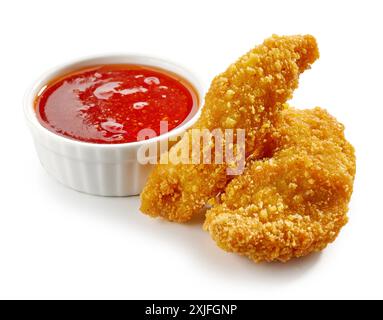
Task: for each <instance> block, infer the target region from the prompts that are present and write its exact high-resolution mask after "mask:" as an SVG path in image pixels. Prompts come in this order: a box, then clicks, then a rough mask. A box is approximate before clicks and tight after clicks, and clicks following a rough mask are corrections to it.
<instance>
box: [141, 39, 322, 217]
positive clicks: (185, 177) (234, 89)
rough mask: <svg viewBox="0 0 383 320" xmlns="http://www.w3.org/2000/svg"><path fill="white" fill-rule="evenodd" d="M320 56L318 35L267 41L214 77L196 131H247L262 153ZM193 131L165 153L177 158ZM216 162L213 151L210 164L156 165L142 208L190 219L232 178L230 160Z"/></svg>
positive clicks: (249, 149) (249, 148)
mask: <svg viewBox="0 0 383 320" xmlns="http://www.w3.org/2000/svg"><path fill="white" fill-rule="evenodd" d="M318 56H319V53H318V48H317V44H316V41H315V38H314V37H312V36H310V35H305V36H300V35H298V36H282V37H279V36H273V37H271V38H269V39H267V40H265V42H264V43H263V44H262V45H260V46H258V47H256V48H254V49H253V50H251V51H250V52H248V53H247V54H245V55H244V56H243V57H241V58H240V59H239V60H238V61H237V62H236V63H234V64H232V65H231V66H230V67H229V68H228V69H227V70H226V71H225V72H224V73H222V74H220V75H219V76H217V77H215V78H214V79H213V81H212V84H211V87H210V89H209V91H208V93H207V94H206V97H205V106H204V108H203V109H202V114H201V117H200V119H199V120H198V121H197V123H196V124H195V125H194V126H193V129H209V130H213V129H216V128H221V129H237V128H240V129H245V130H246V137H245V139H246V154H247V155H249V154H253V155H254V157H255V158H260V157H263V155H264V154H265V152H266V151H265V149H264V147H265V145H266V144H265V139H266V138H267V135H268V134H269V132H270V130H271V128H272V126H273V123H274V122H275V119H276V117H277V116H278V114H279V112H280V111H281V110H282V105H283V103H285V102H286V100H287V99H289V98H291V96H292V92H293V90H294V89H295V88H296V87H297V86H298V77H299V75H300V73H302V72H303V71H304V70H306V69H308V68H310V65H311V64H312V63H313V62H314V61H315V60H316V59H317V58H318ZM191 132H192V131H191V130H188V131H187V132H186V134H185V135H184V137H183V139H181V141H180V142H179V143H178V144H177V145H176V146H173V148H172V149H171V150H170V151H169V154H165V155H163V157H166V158H168V157H169V156H170V157H171V156H172V155H173V156H174V155H175V154H176V153H177V152H178V151H177V150H178V149H177V147H178V148H179V147H180V146H181V145H182V144H185V145H187V144H191V141H192V137H191V136H192V133H191ZM234 141H235V140H234ZM223 143H225V141H223ZM190 149H191V148H190ZM197 152H198V153H202V150H198V151H197ZM189 157H190V158H192V154H189ZM201 158H202V157H201ZM214 162H215V161H214V154H213V155H212V164H186V165H185V164H174V163H170V164H159V165H157V166H156V167H155V169H154V170H153V172H152V173H151V175H150V177H149V179H148V181H147V184H146V186H145V188H144V190H143V192H142V194H141V200H142V204H141V211H142V212H144V213H146V214H148V215H151V216H154V217H155V216H161V217H164V218H167V219H169V220H172V221H178V222H184V221H187V220H189V219H191V218H192V216H193V215H194V214H196V213H198V212H199V211H200V209H202V208H203V207H204V205H205V204H206V202H207V201H208V199H210V198H211V197H214V196H215V195H217V194H218V193H219V192H220V191H222V190H223V189H224V188H225V186H226V184H227V182H228V181H229V179H230V176H228V175H227V171H226V169H227V163H224V164H214Z"/></svg>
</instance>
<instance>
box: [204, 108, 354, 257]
mask: <svg viewBox="0 0 383 320" xmlns="http://www.w3.org/2000/svg"><path fill="white" fill-rule="evenodd" d="M343 130H344V127H343V125H341V124H340V123H338V122H337V121H336V119H335V118H333V117H332V116H331V115H329V114H328V113H327V112H326V111H325V110H323V109H320V108H315V109H313V110H296V109H293V108H291V109H286V110H284V111H283V112H282V114H281V123H280V124H279V126H278V128H277V129H276V132H275V134H274V138H275V152H274V154H273V155H272V157H270V158H268V159H264V160H256V161H253V162H251V163H249V164H248V167H247V168H246V170H245V172H244V174H243V175H242V176H239V177H237V178H235V179H233V180H232V181H231V182H230V183H229V184H228V186H227V188H226V190H225V194H224V195H223V196H222V199H221V201H222V203H220V204H218V205H216V206H214V208H212V209H211V210H209V211H208V212H207V214H206V221H205V224H204V229H205V230H208V231H209V232H210V234H211V236H212V238H213V239H214V240H215V241H216V242H217V244H218V246H220V247H221V248H222V249H224V250H226V251H229V252H236V253H239V254H241V255H245V256H247V257H249V258H250V259H253V260H254V261H257V262H258V261H273V260H279V261H283V262H284V261H287V260H289V259H291V258H293V257H301V256H305V255H307V254H309V253H310V252H313V251H319V250H322V249H324V248H325V247H326V246H327V244H328V243H330V242H332V241H334V240H335V238H336V237H337V235H338V233H339V231H340V229H341V228H342V227H343V226H344V225H345V224H346V222H347V215H346V213H347V210H348V202H349V200H350V197H351V193H352V190H353V181H354V175H355V156H354V149H353V147H352V146H351V145H350V144H349V143H348V142H347V141H346V139H345V137H344V134H343Z"/></svg>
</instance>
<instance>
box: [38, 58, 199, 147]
mask: <svg viewBox="0 0 383 320" xmlns="http://www.w3.org/2000/svg"><path fill="white" fill-rule="evenodd" d="M193 97H194V98H193ZM195 97H196V95H195V94H194V91H193V89H192V87H191V86H190V85H189V84H188V83H187V82H186V81H185V80H183V79H181V78H180V77H177V76H175V75H173V74H171V73H168V72H167V71H164V70H159V69H154V68H151V67H146V66H138V65H122V64H118V65H117V64H111V65H99V66H93V67H87V68H84V69H80V70H76V71H74V72H71V73H69V74H65V75H63V76H61V77H59V78H57V79H54V80H53V81H51V82H50V83H48V84H47V85H46V86H45V87H44V88H43V89H42V90H41V91H40V93H39V94H38V96H37V97H36V100H35V110H36V114H37V117H38V120H39V121H40V123H41V124H42V125H43V126H44V127H46V128H47V129H49V130H51V131H53V132H55V133H57V134H59V135H62V136H65V137H68V138H71V139H75V140H80V141H85V142H91V143H101V144H112V143H127V142H134V141H137V135H138V133H139V132H140V130H142V129H152V130H154V131H155V132H156V134H157V135H159V134H160V122H161V121H167V125H168V130H169V131H170V130H172V129H174V128H176V127H177V126H179V125H180V124H181V123H182V122H183V121H184V120H185V119H186V118H187V116H188V115H189V114H190V112H191V110H192V107H193V104H194V102H195V101H194V100H195Z"/></svg>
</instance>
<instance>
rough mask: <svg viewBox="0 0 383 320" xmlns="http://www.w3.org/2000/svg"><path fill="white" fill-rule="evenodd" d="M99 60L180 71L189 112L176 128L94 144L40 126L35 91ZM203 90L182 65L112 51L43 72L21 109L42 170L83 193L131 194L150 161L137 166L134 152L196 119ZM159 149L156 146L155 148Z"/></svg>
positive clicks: (178, 131) (144, 176)
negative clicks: (189, 92) (190, 93)
mask: <svg viewBox="0 0 383 320" xmlns="http://www.w3.org/2000/svg"><path fill="white" fill-rule="evenodd" d="M102 64H136V65H143V66H148V67H155V68H160V69H163V70H165V71H166V70H167V71H170V72H172V73H174V74H176V75H179V76H180V77H182V78H183V79H185V80H186V81H187V82H189V83H190V84H191V85H192V86H193V88H194V89H195V91H196V95H197V97H195V99H194V105H193V108H192V111H191V113H190V114H189V116H188V117H187V118H186V119H185V121H184V122H183V123H182V124H181V125H180V126H179V127H177V128H175V129H174V130H171V131H170V132H168V133H166V134H163V135H160V136H158V137H155V138H152V139H149V140H145V141H138V142H132V143H123V144H94V143H87V142H82V141H77V140H72V139H69V138H66V137H63V136H60V135H57V134H55V133H53V132H51V131H49V130H48V129H46V128H44V127H43V126H42V125H41V124H40V123H39V121H38V119H37V116H36V112H35V109H34V101H35V98H36V96H37V95H38V93H39V92H40V91H41V90H42V89H43V88H44V86H45V85H46V84H47V83H49V81H50V80H52V79H54V78H56V77H57V76H59V75H62V74H65V73H68V72H71V71H73V70H76V69H80V68H83V67H87V66H94V65H102ZM202 99H203V91H202V86H201V84H200V82H199V81H198V80H197V79H196V77H195V76H194V75H193V74H192V73H191V72H189V71H188V70H187V69H185V68H184V67H181V66H179V65H177V64H174V63H172V62H169V61H167V60H164V59H159V58H154V57H148V56H143V55H137V54H135V55H110V56H101V57H92V58H87V59H82V60H77V61H75V62H72V63H68V64H66V65H63V66H61V67H58V68H55V69H54V70H52V71H50V72H48V73H46V74H45V75H43V76H42V77H41V78H40V79H39V80H38V81H37V82H36V83H35V84H34V85H33V87H32V88H31V89H30V90H29V91H28V92H27V94H26V96H25V100H24V113H25V116H26V119H27V123H28V126H29V128H30V130H31V133H32V137H33V140H34V143H35V146H36V150H37V154H38V157H39V159H40V161H41V164H42V165H43V167H44V168H45V170H46V171H47V172H48V173H49V174H50V175H51V176H53V177H54V178H56V179H57V180H58V181H60V182H61V183H62V184H64V185H66V186H68V187H70V188H72V189H75V190H78V191H81V192H85V193H90V194H94V195H100V196H131V195H137V194H139V193H140V192H141V190H142V188H143V186H144V184H145V182H146V179H147V176H148V174H149V172H150V170H151V169H152V165H151V164H141V163H140V162H139V161H138V159H137V152H138V150H139V149H140V148H141V147H142V146H143V145H146V146H148V145H149V144H151V145H153V144H157V145H158V144H159V143H160V142H161V141H163V140H165V139H169V138H171V137H175V136H179V135H181V134H182V133H183V132H185V130H186V129H187V128H188V127H190V126H191V125H192V124H193V123H194V122H195V121H196V120H197V118H198V117H199V114H200V109H201V108H200V106H201V103H202ZM158 150H159V148H158Z"/></svg>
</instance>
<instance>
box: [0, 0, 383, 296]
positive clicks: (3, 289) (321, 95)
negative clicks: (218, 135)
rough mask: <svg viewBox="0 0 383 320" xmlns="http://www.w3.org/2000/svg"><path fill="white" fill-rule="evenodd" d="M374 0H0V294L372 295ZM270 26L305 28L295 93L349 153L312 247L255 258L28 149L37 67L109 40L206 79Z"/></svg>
mask: <svg viewBox="0 0 383 320" xmlns="http://www.w3.org/2000/svg"><path fill="white" fill-rule="evenodd" d="M380 2H381V1H375V2H373V1H360V2H356V1H344V2H342V1H318V2H317V3H314V1H301V2H297V1H280V3H277V2H274V1H248V2H245V1H239V0H235V1H232V2H229V1H202V2H198V1H195V0H194V1H190V2H186V1H174V2H170V1H163V0H162V1H148V0H146V1H138V0H137V1H127V0H125V1H113V0H105V1H79V0H76V1H69V0H66V1H46V2H44V1H25V2H21V1H1V4H0V35H1V36H0V47H1V49H0V58H1V60H0V61H1V69H0V71H1V73H0V88H1V89H0V90H1V91H0V93H1V96H0V106H1V111H0V117H1V122H0V132H1V136H0V138H1V156H0V172H1V176H0V197H1V198H0V199H1V201H0V298H118V299H120V298H137V299H140V298H163V299H166V298H181V299H182V298H200V299H204V298H216V299H219V298H243V299H256V298H330V299H331V298H383V291H382V286H383V272H382V270H383V251H382V240H383V209H382V208H383V206H382V191H383V190H382V189H383V188H382V181H383V175H382V166H383V162H382V142H381V138H382V123H383V122H382V121H383V105H382V98H381V97H382V92H383V78H382V75H383V50H382V49H383V45H382V41H383V37H382V30H383V23H382V21H383V20H382V12H383V10H382V6H381V5H380V4H379V3H380ZM272 33H277V34H294V33H311V34H313V35H314V36H316V38H317V40H318V43H319V46H320V51H321V58H320V60H319V61H317V62H316V63H315V64H314V66H313V68H312V70H310V71H309V72H307V73H306V74H304V75H303V76H302V78H301V85H300V87H299V89H298V90H297V91H296V94H295V96H294V99H293V101H292V104H293V105H295V106H298V107H301V108H309V107H313V106H316V105H319V106H322V107H325V108H327V109H328V110H329V111H330V112H331V113H332V114H334V115H335V116H336V117H337V118H338V119H339V120H340V121H341V122H343V123H344V124H345V125H346V135H347V137H348V139H349V140H350V141H351V142H352V143H353V144H354V146H355V148H356V152H357V176H356V180H355V189H354V194H353V197H352V201H351V204H350V211H349V216H350V222H349V223H348V225H347V226H346V227H345V228H344V229H343V230H342V232H341V234H340V236H339V237H338V239H337V240H336V242H335V243H333V244H332V245H330V246H329V247H328V248H327V249H326V250H325V251H324V252H323V253H321V254H315V255H312V256H309V257H307V258H303V259H300V260H295V261H292V262H290V263H288V264H278V263H276V264H260V265H256V264H254V263H252V262H250V261H248V260H247V259H246V258H242V257H239V256H236V255H233V254H228V253H225V252H224V251H221V250H220V249H218V248H217V247H216V245H215V244H214V243H213V241H212V240H211V239H210V237H209V234H207V233H206V232H204V231H202V229H201V225H200V222H198V221H196V222H194V223H191V224H188V225H178V224H174V223H169V222H165V221H161V220H154V219H151V218H148V217H147V216H144V215H142V214H140V213H139V210H138V207H139V199H138V198H137V197H131V198H101V197H94V196H88V195H84V194H81V193H78V192H75V191H72V190H69V189H67V188H65V187H63V186H61V185H60V184H58V183H57V182H56V181H54V180H53V179H51V178H50V177H49V176H48V175H47V174H46V173H45V172H44V170H43V169H42V167H41V166H40V163H39V161H38V159H37V156H36V153H35V150H34V147H33V144H32V140H31V137H30V135H29V132H28V130H27V128H26V125H25V123H24V119H23V113H22V98H23V95H24V92H25V90H26V89H27V88H28V87H29V86H30V85H31V83H32V82H33V81H34V80H35V79H36V77H38V76H39V75H40V74H41V73H43V72H44V71H46V70H47V69H50V68H51V67H53V66H55V65H57V64H61V63H64V62H66V61H68V60H72V59H74V58H78V57H82V56H86V55H93V54H100V53H113V52H123V53H129V52H132V51H133V52H142V53H147V54H155V55H160V56H165V57H166V56H167V57H169V58H170V59H172V60H175V61H178V62H180V63H181V64H184V65H187V66H188V67H189V68H190V69H192V70H194V71H195V72H196V73H197V74H198V75H199V76H200V78H202V80H203V81H204V82H205V84H206V85H208V84H209V82H210V80H211V78H212V77H213V76H214V75H215V74H217V73H219V72H220V71H223V70H224V69H225V68H226V66H227V65H228V64H229V63H231V62H232V61H234V60H235V59H236V58H237V57H239V56H240V55H242V54H243V53H245V52H246V51H247V50H249V49H250V48H251V47H253V46H254V45H256V44H259V43H261V42H262V41H263V39H264V38H266V37H268V36H270V35H271V34H272Z"/></svg>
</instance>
